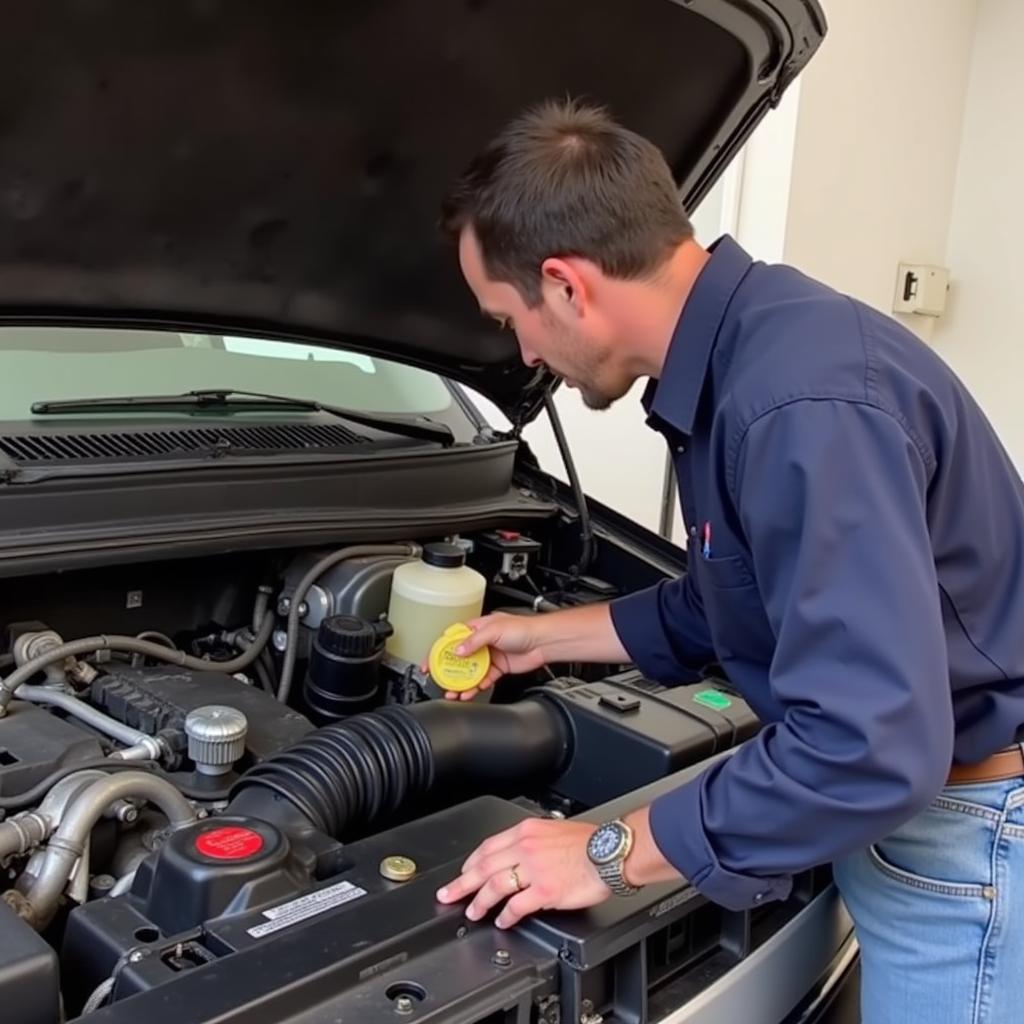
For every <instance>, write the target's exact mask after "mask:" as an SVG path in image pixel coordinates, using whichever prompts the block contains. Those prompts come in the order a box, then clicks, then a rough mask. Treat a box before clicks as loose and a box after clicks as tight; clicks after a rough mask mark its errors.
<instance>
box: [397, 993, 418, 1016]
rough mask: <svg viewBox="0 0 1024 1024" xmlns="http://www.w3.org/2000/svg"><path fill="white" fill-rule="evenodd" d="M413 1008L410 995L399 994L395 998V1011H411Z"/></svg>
mask: <svg viewBox="0 0 1024 1024" xmlns="http://www.w3.org/2000/svg"><path fill="white" fill-rule="evenodd" d="M414 1008H415V1004H414V1003H413V1001H412V998H411V997H410V996H399V997H398V998H397V999H396V1000H395V1012H396V1013H412V1011H413V1009H414Z"/></svg>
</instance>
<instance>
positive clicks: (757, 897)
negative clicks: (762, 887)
mask: <svg viewBox="0 0 1024 1024" xmlns="http://www.w3.org/2000/svg"><path fill="white" fill-rule="evenodd" d="M764 897H765V893H763V892H759V893H758V894H757V895H756V896H755V897H754V902H755V903H760V902H761V901H762V900H763V899H764Z"/></svg>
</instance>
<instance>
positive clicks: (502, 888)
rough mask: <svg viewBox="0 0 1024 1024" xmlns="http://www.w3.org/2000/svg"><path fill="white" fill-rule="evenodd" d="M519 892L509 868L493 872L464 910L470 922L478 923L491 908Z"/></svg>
mask: <svg viewBox="0 0 1024 1024" xmlns="http://www.w3.org/2000/svg"><path fill="white" fill-rule="evenodd" d="M517 892H519V885H518V883H517V881H516V879H515V877H513V874H512V871H511V869H509V868H504V869H503V870H501V871H497V872H495V874H493V875H491V877H490V878H488V879H487V881H486V882H484V884H483V886H482V887H481V889H480V891H479V892H478V893H477V894H476V897H475V898H474V900H473V902H472V903H470V905H469V906H468V907H467V908H466V917H468V918H469V919H470V921H479V920H480V918H482V917H483V916H484V915H485V914H486V913H487V912H488V911H489V910H490V909H491V907H494V906H497V905H498V904H499V903H500V902H501V901H502V900H504V899H507V898H508V897H509V896H513V895H515V894H516V893H517Z"/></svg>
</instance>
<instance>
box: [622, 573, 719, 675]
mask: <svg viewBox="0 0 1024 1024" xmlns="http://www.w3.org/2000/svg"><path fill="white" fill-rule="evenodd" d="M611 616H612V625H613V626H614V627H615V632H616V633H617V634H618V637H619V640H620V641H621V642H622V646H623V647H625V648H626V651H627V653H628V654H629V656H630V658H631V659H632V660H633V661H634V662H635V664H636V666H637V668H638V669H640V671H641V672H642V673H643V674H644V675H645V676H646V677H647V678H648V679H652V680H654V681H655V682H658V683H678V682H680V681H681V680H682V679H683V678H687V677H689V676H690V675H692V673H693V671H694V670H695V669H698V668H700V667H702V666H703V665H706V664H707V663H708V662H710V661H712V660H713V659H714V648H713V647H712V645H711V635H710V633H709V631H708V624H707V620H706V619H705V617H704V607H703V604H702V603H701V599H700V592H699V591H698V589H697V584H696V581H695V579H694V577H693V576H692V575H691V574H689V573H687V574H686V575H684V576H680V577H678V578H677V579H673V580H665V581H663V582H661V583H658V584H656V585H655V586H653V587H649V588H647V589H646V590H640V591H638V592H636V593H635V594H629V595H627V596H626V597H620V598H616V599H615V600H614V601H613V602H612V603H611Z"/></svg>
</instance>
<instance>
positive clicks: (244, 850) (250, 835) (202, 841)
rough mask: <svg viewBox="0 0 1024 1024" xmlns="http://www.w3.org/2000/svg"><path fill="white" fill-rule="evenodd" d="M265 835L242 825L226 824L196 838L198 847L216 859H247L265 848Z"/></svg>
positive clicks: (205, 854) (206, 855) (205, 855)
mask: <svg viewBox="0 0 1024 1024" xmlns="http://www.w3.org/2000/svg"><path fill="white" fill-rule="evenodd" d="M263 845H264V844H263V836H261V835H260V834H259V832H256V831H254V830H253V829H251V828H243V827H242V826H241V825H225V826H224V827H222V828H214V829H211V830H210V831H209V832H204V833H203V834H202V835H200V836H198V837H197V838H196V849H197V850H198V851H199V852H200V853H201V854H203V856H204V857H213V858H214V860H247V859H248V858H249V857H255V856H256V854H257V853H259V852H260V850H262V849H263Z"/></svg>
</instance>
